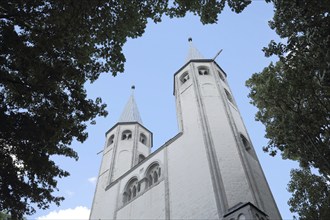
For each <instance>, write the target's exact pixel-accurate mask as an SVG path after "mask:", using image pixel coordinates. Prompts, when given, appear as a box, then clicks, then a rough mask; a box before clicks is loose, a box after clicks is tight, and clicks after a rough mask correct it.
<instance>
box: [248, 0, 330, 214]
mask: <svg viewBox="0 0 330 220" xmlns="http://www.w3.org/2000/svg"><path fill="white" fill-rule="evenodd" d="M267 2H273V3H274V7H275V14H274V17H273V20H272V21H271V22H270V23H269V24H270V27H271V28H272V29H274V30H275V31H276V33H277V34H278V35H279V36H280V37H281V38H284V40H283V41H286V42H285V43H284V42H283V41H282V42H279V43H276V42H274V41H271V42H270V44H269V45H268V47H267V48H264V52H265V55H266V56H272V55H276V56H278V58H279V61H278V62H276V63H275V64H273V63H271V64H270V65H269V66H268V67H266V68H264V70H263V71H262V72H260V73H255V74H253V75H252V77H251V78H250V79H249V80H248V81H247V83H246V84H247V86H248V87H250V89H251V91H250V94H249V97H251V99H252V101H251V103H252V104H254V105H255V106H256V107H257V108H258V112H257V114H256V119H257V120H259V121H261V122H262V123H263V124H264V125H265V126H266V137H267V138H268V139H269V142H268V145H267V146H265V147H264V151H266V152H269V153H270V155H272V156H274V155H276V153H277V152H278V151H280V152H281V155H282V157H283V158H285V159H291V160H296V161H298V162H299V163H300V166H301V167H302V170H293V171H292V173H291V178H292V179H291V181H290V183H289V191H290V192H293V197H292V198H291V199H290V201H289V205H291V211H295V212H297V213H298V215H299V216H300V218H301V219H326V216H329V213H330V211H329V207H330V206H329V204H330V203H329V180H330V71H329V70H330V50H329V48H330V37H329V33H330V16H329V11H330V4H329V3H328V1H318V0H311V1H276V0H272V1H271V0H267ZM310 168H316V169H317V171H318V172H319V174H320V175H316V174H311V173H310V171H309V169H310Z"/></svg>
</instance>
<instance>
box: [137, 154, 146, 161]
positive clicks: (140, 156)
mask: <svg viewBox="0 0 330 220" xmlns="http://www.w3.org/2000/svg"><path fill="white" fill-rule="evenodd" d="M145 158H146V157H145V156H144V155H143V154H140V155H139V163H140V162H141V161H143V160H144V159H145Z"/></svg>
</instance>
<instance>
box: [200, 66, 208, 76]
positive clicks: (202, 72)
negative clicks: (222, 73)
mask: <svg viewBox="0 0 330 220" xmlns="http://www.w3.org/2000/svg"><path fill="white" fill-rule="evenodd" d="M198 74H199V75H201V76H202V75H208V74H209V70H208V69H207V68H205V67H202V68H199V69H198Z"/></svg>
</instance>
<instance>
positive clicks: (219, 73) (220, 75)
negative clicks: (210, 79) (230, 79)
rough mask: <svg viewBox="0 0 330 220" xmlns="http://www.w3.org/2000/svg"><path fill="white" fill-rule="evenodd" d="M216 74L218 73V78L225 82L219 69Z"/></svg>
mask: <svg viewBox="0 0 330 220" xmlns="http://www.w3.org/2000/svg"><path fill="white" fill-rule="evenodd" d="M218 75H219V77H220V79H221V80H222V81H224V82H225V77H224V76H223V74H222V73H221V72H220V71H218Z"/></svg>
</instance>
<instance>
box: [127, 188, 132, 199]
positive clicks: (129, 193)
mask: <svg viewBox="0 0 330 220" xmlns="http://www.w3.org/2000/svg"><path fill="white" fill-rule="evenodd" d="M127 201H131V189H129V190H128V199H127Z"/></svg>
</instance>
